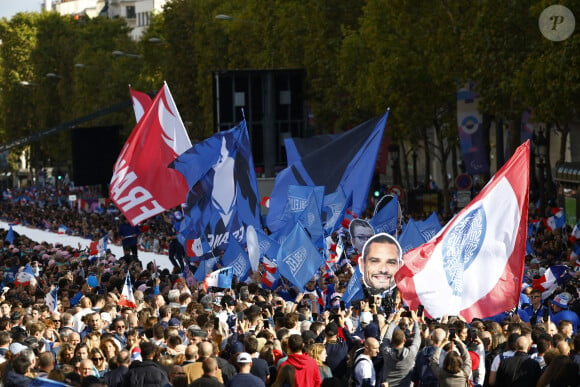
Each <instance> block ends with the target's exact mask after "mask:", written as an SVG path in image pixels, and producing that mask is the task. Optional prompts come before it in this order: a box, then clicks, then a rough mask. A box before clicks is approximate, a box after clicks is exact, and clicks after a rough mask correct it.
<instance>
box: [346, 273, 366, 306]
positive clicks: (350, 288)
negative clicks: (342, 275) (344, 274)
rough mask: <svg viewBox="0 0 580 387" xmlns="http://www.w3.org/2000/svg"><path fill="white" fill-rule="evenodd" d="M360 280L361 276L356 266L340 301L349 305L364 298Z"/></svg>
mask: <svg viewBox="0 0 580 387" xmlns="http://www.w3.org/2000/svg"><path fill="white" fill-rule="evenodd" d="M361 278H362V274H361V272H360V270H359V267H358V266H357V267H356V268H355V270H354V273H353V275H352V277H350V281H348V285H347V286H346V289H345V291H344V294H343V295H342V301H344V303H345V304H347V305H350V303H351V302H353V301H357V300H362V299H363V298H364V292H363V287H362V281H361Z"/></svg>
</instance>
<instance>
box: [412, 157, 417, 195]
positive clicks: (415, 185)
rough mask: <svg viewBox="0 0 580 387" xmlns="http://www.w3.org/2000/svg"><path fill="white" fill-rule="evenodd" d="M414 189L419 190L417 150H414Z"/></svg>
mask: <svg viewBox="0 0 580 387" xmlns="http://www.w3.org/2000/svg"><path fill="white" fill-rule="evenodd" d="M412 157H413V188H417V157H418V155H417V150H416V149H413V153H412Z"/></svg>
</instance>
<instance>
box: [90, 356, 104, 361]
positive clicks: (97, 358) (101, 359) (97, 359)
mask: <svg viewBox="0 0 580 387" xmlns="http://www.w3.org/2000/svg"><path fill="white" fill-rule="evenodd" d="M91 360H92V361H103V358H102V357H93V358H92V359H91Z"/></svg>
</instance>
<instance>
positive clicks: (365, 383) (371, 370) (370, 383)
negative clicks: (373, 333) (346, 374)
mask: <svg viewBox="0 0 580 387" xmlns="http://www.w3.org/2000/svg"><path fill="white" fill-rule="evenodd" d="M379 349H380V344H379V341H378V340H377V339H375V338H374V337H368V338H367V339H366V340H365V346H364V351H363V353H361V354H360V355H359V356H358V357H357V358H356V360H355V361H354V380H355V382H356V386H357V387H375V385H376V382H377V375H376V372H375V367H374V365H373V360H372V358H373V357H375V356H377V355H378V354H379Z"/></svg>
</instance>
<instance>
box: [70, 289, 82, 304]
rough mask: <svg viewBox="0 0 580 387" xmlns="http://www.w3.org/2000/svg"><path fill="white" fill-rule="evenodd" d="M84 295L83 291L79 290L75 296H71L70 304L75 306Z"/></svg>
mask: <svg viewBox="0 0 580 387" xmlns="http://www.w3.org/2000/svg"><path fill="white" fill-rule="evenodd" d="M83 296H84V294H83V292H77V294H75V295H74V296H73V298H71V300H70V306H75V305H76V304H78V303H79V302H81V298H83Z"/></svg>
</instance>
